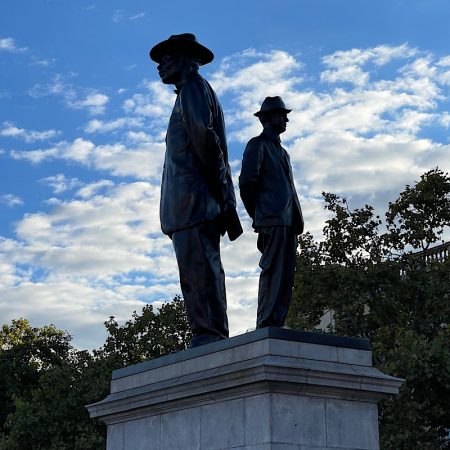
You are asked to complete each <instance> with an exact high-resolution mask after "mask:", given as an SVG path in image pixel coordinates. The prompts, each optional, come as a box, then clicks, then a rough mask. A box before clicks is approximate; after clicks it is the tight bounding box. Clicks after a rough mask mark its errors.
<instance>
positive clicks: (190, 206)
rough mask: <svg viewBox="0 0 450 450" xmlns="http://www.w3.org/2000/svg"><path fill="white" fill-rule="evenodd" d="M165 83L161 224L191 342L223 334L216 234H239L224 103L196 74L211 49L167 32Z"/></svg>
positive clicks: (161, 54) (161, 58)
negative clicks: (169, 89) (167, 106)
mask: <svg viewBox="0 0 450 450" xmlns="http://www.w3.org/2000/svg"><path fill="white" fill-rule="evenodd" d="M150 57H151V59H152V60H153V61H155V62H157V63H158V72H159V75H160V77H161V80H162V82H163V83H165V84H174V85H175V86H176V91H175V93H176V94H177V98H176V100H175V105H174V108H173V111H172V115H171V117H170V121H169V126H168V129H167V136H166V155H165V161H164V170H163V175H162V183H161V203H160V219H161V229H162V231H163V233H165V234H167V235H168V236H169V237H170V238H171V239H172V242H173V246H174V249H175V254H176V258H177V262H178V268H179V272H180V284H181V291H182V293H183V297H184V300H185V304H186V310H187V314H188V318H189V323H190V327H191V329H192V332H193V339H192V341H191V345H190V346H191V347H196V346H198V345H203V344H207V343H209V342H214V341H217V340H220V339H224V338H227V337H228V319H227V313H226V308H227V303H226V294H225V274H224V271H223V267H222V263H221V260H220V247H219V244H220V235H221V234H222V235H223V234H224V233H225V231H227V232H228V236H229V237H230V239H231V240H233V239H236V238H237V237H238V236H239V235H240V234H241V233H242V228H241V225H240V222H239V219H238V216H237V213H236V209H235V207H236V198H235V194H234V189H233V183H232V181H231V171H230V167H229V165H228V153H227V144H226V138H225V124H224V119H223V112H222V108H221V106H220V104H219V101H218V99H217V97H216V94H215V93H214V91H213V90H212V88H211V86H210V85H209V84H208V82H207V81H206V80H205V79H203V78H202V77H201V76H200V75H199V74H198V68H199V66H201V65H204V64H207V63H209V62H211V61H212V60H213V58H214V55H213V53H212V52H211V51H210V50H209V49H207V48H206V47H204V46H203V45H201V44H200V43H198V42H197V40H196V38H195V36H194V35H193V34H189V33H185V34H179V35H174V36H171V37H170V38H169V39H167V40H165V41H162V42H160V43H159V44H157V45H155V46H154V47H153V48H152V49H151V51H150Z"/></svg>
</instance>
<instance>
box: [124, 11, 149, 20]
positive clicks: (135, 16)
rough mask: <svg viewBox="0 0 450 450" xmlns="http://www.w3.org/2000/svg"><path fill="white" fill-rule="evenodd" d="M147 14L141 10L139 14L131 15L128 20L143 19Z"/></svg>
mask: <svg viewBox="0 0 450 450" xmlns="http://www.w3.org/2000/svg"><path fill="white" fill-rule="evenodd" d="M144 16H145V12H140V13H138V14H134V15H133V16H130V17H129V18H128V20H136V19H142V18H143V17H144Z"/></svg>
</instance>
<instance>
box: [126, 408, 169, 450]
mask: <svg viewBox="0 0 450 450" xmlns="http://www.w3.org/2000/svg"><path fill="white" fill-rule="evenodd" d="M124 450H162V449H161V417H160V416H153V417H145V418H143V419H137V420H130V421H128V422H125V424H124Z"/></svg>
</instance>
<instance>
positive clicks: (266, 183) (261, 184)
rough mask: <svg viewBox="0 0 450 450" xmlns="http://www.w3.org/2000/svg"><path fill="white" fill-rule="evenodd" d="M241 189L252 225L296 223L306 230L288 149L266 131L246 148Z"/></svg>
mask: <svg viewBox="0 0 450 450" xmlns="http://www.w3.org/2000/svg"><path fill="white" fill-rule="evenodd" d="M239 188H240V193H241V198H242V201H243V203H244V206H245V208H246V210H247V212H248V214H249V215H250V217H251V218H252V219H253V227H254V228H255V229H258V228H259V227H268V226H293V227H294V229H295V231H296V233H297V234H300V233H302V232H303V226H304V224H303V215H302V210H301V207H300V202H299V200H298V196H297V192H296V190H295V186H294V180H293V177H292V168H291V163H290V158H289V155H288V153H287V151H286V150H285V149H284V148H283V147H282V146H281V144H280V140H279V137H278V136H277V135H271V133H270V132H268V131H267V130H264V131H263V132H262V133H261V135H259V136H257V137H255V138H253V139H251V140H250V141H249V142H248V144H247V147H246V148H245V151H244V157H243V160H242V169H241V174H240V176H239Z"/></svg>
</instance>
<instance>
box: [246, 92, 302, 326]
mask: <svg viewBox="0 0 450 450" xmlns="http://www.w3.org/2000/svg"><path fill="white" fill-rule="evenodd" d="M290 112H291V110H290V109H287V108H286V105H285V104H284V102H283V100H282V99H281V97H267V98H266V99H265V100H264V101H263V103H262V105H261V108H260V110H259V111H258V112H256V113H255V116H256V117H258V118H259V120H260V121H261V124H262V126H263V128H264V130H263V132H262V133H261V134H260V135H259V136H258V137H255V138H253V139H251V140H250V141H249V142H248V144H247V147H246V148H245V151H244V157H243V160H242V170H241V174H240V176H239V187H240V192H241V198H242V201H243V202H244V206H245V208H246V210H247V212H248V214H249V215H250V217H251V218H252V219H253V224H252V225H253V228H254V229H255V231H256V232H257V233H258V244H257V246H258V249H259V251H260V252H261V253H262V255H261V259H260V262H259V265H260V267H261V274H260V278H259V291H258V313H257V319H256V327H257V328H263V327H269V326H275V327H282V326H283V325H284V322H285V320H286V316H287V313H288V310H289V305H290V302H291V296H292V288H293V286H294V275H295V265H296V250H297V242H298V239H297V238H298V235H299V234H300V233H302V232H303V216H302V210H301V207H300V203H299V200H298V197H297V192H296V189H295V186H294V180H293V177H292V168H291V163H290V159H289V155H288V153H287V151H286V150H285V149H284V148H283V147H282V146H281V142H280V134H281V133H284V132H285V131H286V124H287V122H289V119H288V117H287V115H288V113H290Z"/></svg>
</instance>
